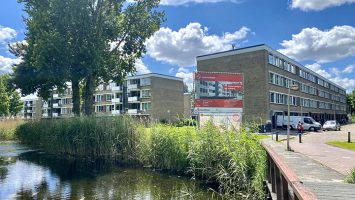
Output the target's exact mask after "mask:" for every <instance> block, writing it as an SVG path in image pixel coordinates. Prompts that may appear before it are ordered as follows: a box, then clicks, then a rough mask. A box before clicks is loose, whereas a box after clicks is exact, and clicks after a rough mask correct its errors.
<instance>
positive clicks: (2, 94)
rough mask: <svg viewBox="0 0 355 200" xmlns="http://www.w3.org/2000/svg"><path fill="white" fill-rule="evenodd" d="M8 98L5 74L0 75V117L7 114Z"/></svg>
mask: <svg viewBox="0 0 355 200" xmlns="http://www.w3.org/2000/svg"><path fill="white" fill-rule="evenodd" d="M9 107H10V99H9V95H8V92H7V88H6V83H5V76H4V75H2V76H0V117H3V116H7V115H8V114H9Z"/></svg>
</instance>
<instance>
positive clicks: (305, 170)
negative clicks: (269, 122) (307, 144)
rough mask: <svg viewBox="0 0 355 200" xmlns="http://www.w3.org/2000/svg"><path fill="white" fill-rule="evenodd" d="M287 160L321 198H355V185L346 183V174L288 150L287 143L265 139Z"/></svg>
mask: <svg viewBox="0 0 355 200" xmlns="http://www.w3.org/2000/svg"><path fill="white" fill-rule="evenodd" d="M262 142H263V143H264V144H267V145H268V146H269V147H271V148H272V149H273V150H274V151H275V152H276V153H277V154H278V155H279V156H281V158H282V159H283V160H284V161H285V163H286V164H287V166H288V167H289V168H290V169H291V170H292V171H293V172H294V173H295V174H296V175H297V176H298V178H299V179H300V181H301V183H302V184H303V185H304V186H305V187H306V188H308V189H309V190H310V191H311V192H313V193H314V194H315V195H316V196H317V199H320V200H334V199H339V200H353V199H355V185H354V184H346V183H344V179H345V175H343V174H340V173H338V172H336V171H334V170H332V169H330V168H328V167H326V166H324V165H322V164H320V163H319V162H317V161H315V160H313V159H311V158H309V157H308V156H305V155H303V154H301V153H297V152H292V151H286V150H285V149H286V145H284V144H283V143H281V142H275V141H273V140H271V139H270V138H268V139H263V140H262Z"/></svg>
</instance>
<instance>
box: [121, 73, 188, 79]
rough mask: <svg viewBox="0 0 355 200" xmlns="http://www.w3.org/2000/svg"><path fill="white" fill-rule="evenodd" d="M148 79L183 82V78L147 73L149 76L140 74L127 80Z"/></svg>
mask: <svg viewBox="0 0 355 200" xmlns="http://www.w3.org/2000/svg"><path fill="white" fill-rule="evenodd" d="M148 77H159V78H165V79H171V80H176V81H183V79H182V78H179V77H176V76H170V75H165V74H158V73H147V74H138V75H133V76H127V77H126V80H131V79H137V78H148Z"/></svg>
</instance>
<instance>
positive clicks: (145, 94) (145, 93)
mask: <svg viewBox="0 0 355 200" xmlns="http://www.w3.org/2000/svg"><path fill="white" fill-rule="evenodd" d="M141 94H142V96H141V97H142V98H146V97H150V90H142V93H141Z"/></svg>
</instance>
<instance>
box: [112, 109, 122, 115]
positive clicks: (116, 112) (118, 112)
mask: <svg viewBox="0 0 355 200" xmlns="http://www.w3.org/2000/svg"><path fill="white" fill-rule="evenodd" d="M111 113H112V115H120V114H121V111H120V110H112V111H111Z"/></svg>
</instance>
